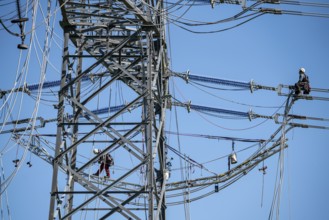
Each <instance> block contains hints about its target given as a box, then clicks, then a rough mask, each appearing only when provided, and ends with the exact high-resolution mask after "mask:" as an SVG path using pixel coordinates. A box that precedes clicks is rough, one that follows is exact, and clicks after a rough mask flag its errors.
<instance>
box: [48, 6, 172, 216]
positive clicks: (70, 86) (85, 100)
mask: <svg viewBox="0 0 329 220" xmlns="http://www.w3.org/2000/svg"><path fill="white" fill-rule="evenodd" d="M59 3H60V5H61V6H62V7H61V11H62V17H63V20H62V21H61V27H62V29H63V33H64V45H63V60H62V70H61V87H60V91H59V101H58V105H57V106H56V107H57V108H58V115H57V133H56V149H55V159H54V162H53V177H52V179H53V180H52V187H51V199H50V212H49V219H75V218H74V216H75V215H77V214H78V213H79V212H81V211H86V212H89V213H90V212H93V211H98V215H99V216H98V218H99V219H106V218H108V217H109V216H112V215H113V214H116V215H118V216H121V217H123V218H125V219H141V217H140V216H139V215H138V214H136V213H138V212H137V211H136V210H146V213H147V215H148V217H147V218H148V219H150V220H151V219H165V199H164V198H165V190H164V186H165V181H166V176H167V172H166V156H165V151H166V150H165V143H164V141H165V139H164V129H163V128H164V121H165V109H166V108H167V107H168V105H169V103H170V102H169V95H168V79H169V74H168V71H167V66H168V58H167V51H166V39H165V37H166V36H165V27H164V18H163V17H162V11H163V3H162V1H158V0H155V1H146V2H139V1H135V2H133V1H131V0H122V1H112V0H99V1H86V0H68V1H64V0H59ZM86 78H88V79H90V80H91V81H96V82H97V83H98V84H99V85H98V87H97V89H94V90H91V91H92V92H86V90H88V88H84V84H83V83H82V79H86ZM118 83H122V85H124V86H125V87H126V88H127V90H130V91H131V92H130V93H129V94H130V95H129V97H125V101H126V103H125V104H124V105H122V107H121V108H119V109H116V110H115V111H111V114H109V115H108V116H107V117H105V118H104V117H103V118H100V117H99V116H98V114H97V113H95V112H93V111H91V109H95V105H96V104H95V103H96V101H97V100H99V99H101V100H102V101H101V102H105V101H104V100H106V101H107V100H108V99H109V98H108V97H109V88H111V86H113V85H117V84H118ZM88 91H89V90H88ZM82 94H83V95H82ZM109 110H112V109H111V107H109ZM127 114H128V116H126V115H127ZM138 115H139V116H138ZM136 116H137V117H136ZM101 135H102V137H104V136H105V137H106V140H107V142H103V145H105V147H104V148H103V151H102V153H101V154H98V155H91V154H90V152H92V147H91V144H90V143H91V142H92V141H94V140H95V139H97V137H99V136H101ZM115 151H124V152H126V154H125V155H120V157H121V156H122V157H127V160H129V159H128V158H129V157H131V158H133V160H134V161H135V163H134V166H132V165H131V166H129V169H128V170H125V171H124V172H119V173H116V175H115V178H111V179H109V180H106V181H103V180H102V181H100V180H99V178H98V179H97V178H91V177H90V175H89V174H88V173H90V171H89V169H90V167H91V165H93V163H94V162H96V161H98V159H99V158H100V157H101V156H102V155H104V154H106V153H108V152H110V153H113V152H115ZM90 155H91V156H90ZM128 155H129V156H128ZM81 158H82V159H81ZM81 161H83V162H81ZM155 162H156V164H157V166H156V167H155ZM127 166H128V165H127ZM141 170H144V171H145V172H144V174H145V181H144V182H143V183H136V184H135V183H134V182H132V181H130V180H129V179H130V178H131V176H132V175H138V174H137V173H140V172H141ZM155 171H156V172H155ZM63 182H64V183H65V184H64V186H65V187H63ZM100 182H101V184H100ZM63 189H64V190H63ZM138 197H143V198H144V199H145V202H144V204H145V206H144V207H140V206H139V204H138V203H134V200H135V199H136V198H138ZM94 203H97V207H95V206H93V208H90V206H91V205H92V204H94Z"/></svg>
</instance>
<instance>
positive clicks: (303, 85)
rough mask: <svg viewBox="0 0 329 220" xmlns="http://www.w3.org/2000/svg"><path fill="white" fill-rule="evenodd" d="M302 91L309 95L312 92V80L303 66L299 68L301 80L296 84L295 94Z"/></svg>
mask: <svg viewBox="0 0 329 220" xmlns="http://www.w3.org/2000/svg"><path fill="white" fill-rule="evenodd" d="M302 91H303V94H304V95H308V94H310V92H311V87H310V81H309V79H308V76H307V75H306V74H305V69H304V68H303V67H302V68H300V69H299V80H298V82H297V83H296V84H295V94H296V95H300V94H301V92H302Z"/></svg>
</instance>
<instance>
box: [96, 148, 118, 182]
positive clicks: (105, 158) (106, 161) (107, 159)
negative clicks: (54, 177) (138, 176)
mask: <svg viewBox="0 0 329 220" xmlns="http://www.w3.org/2000/svg"><path fill="white" fill-rule="evenodd" d="M93 152H94V154H100V153H101V152H102V150H100V149H94V150H93ZM98 163H99V164H100V166H99V169H98V170H97V172H96V173H94V175H95V176H99V174H100V173H101V172H102V171H103V169H104V168H105V172H106V176H107V177H110V169H109V168H110V166H113V165H114V160H113V158H112V156H111V155H110V154H109V153H106V154H104V155H101V156H100V157H99V158H98Z"/></svg>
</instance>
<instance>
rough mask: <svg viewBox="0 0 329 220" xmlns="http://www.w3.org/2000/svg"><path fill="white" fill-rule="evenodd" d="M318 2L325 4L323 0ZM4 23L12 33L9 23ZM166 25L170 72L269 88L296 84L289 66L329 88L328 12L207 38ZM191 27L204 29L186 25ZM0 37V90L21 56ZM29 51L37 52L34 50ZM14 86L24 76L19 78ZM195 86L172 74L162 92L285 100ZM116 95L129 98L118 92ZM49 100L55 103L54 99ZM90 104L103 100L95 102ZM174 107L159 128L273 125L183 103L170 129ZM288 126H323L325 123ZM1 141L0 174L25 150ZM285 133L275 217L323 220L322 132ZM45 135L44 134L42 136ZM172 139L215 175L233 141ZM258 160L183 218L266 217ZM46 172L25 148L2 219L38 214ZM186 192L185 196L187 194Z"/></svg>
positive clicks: (191, 15) (268, 199)
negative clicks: (212, 113) (209, 112)
mask: <svg viewBox="0 0 329 220" xmlns="http://www.w3.org/2000/svg"><path fill="white" fill-rule="evenodd" d="M6 2H7V1H6ZM8 2H9V1H8ZM318 2H320V0H319V1H318ZM322 2H323V3H326V2H325V1H322ZM249 4H250V5H251V4H252V2H248V5H249ZM274 6H275V7H274V8H282V9H283V8H285V6H284V5H282V4H280V5H274ZM14 7H15V5H14V4H12V5H9V6H6V7H4V6H2V7H0V15H4V14H5V13H6V12H7V10H8V8H11V9H14ZM264 7H265V6H264ZM185 9H186V7H185ZM289 9H291V10H297V11H307V10H310V11H315V12H321V13H328V10H327V11H326V10H325V9H323V11H322V9H321V8H311V7H302V6H293V7H291V8H289ZM240 11H241V7H240V6H238V5H216V6H215V8H214V9H212V8H211V6H210V5H206V6H193V7H191V9H190V10H189V11H188V12H187V13H186V14H185V15H184V18H186V19H191V20H203V21H215V20H219V19H223V18H225V17H228V16H232V15H234V14H236V13H238V12H240ZM39 13H41V12H39ZM182 13H183V11H177V12H173V14H175V15H176V16H179V15H180V14H182ZM173 14H171V15H170V16H171V18H174V17H173ZM39 15H40V14H39ZM40 16H41V15H40ZM56 19H57V20H55V21H54V24H55V25H57V24H58V20H59V19H60V14H58V15H57V18H56ZM234 24H235V23H227V24H223V25H217V26H210V27H209V28H210V29H211V30H216V29H223V28H226V27H228V26H232V25H234ZM11 29H12V30H15V31H18V29H17V28H16V27H14V26H12V27H11ZM169 29H170V31H169V33H168V36H167V40H168V42H167V44H168V46H169V48H170V53H169V56H170V63H171V68H172V70H173V71H175V72H185V71H187V70H189V71H190V73H191V74H194V75H203V76H209V77H213V78H222V79H230V80H236V81H243V82H249V81H250V80H254V82H256V83H257V84H261V85H267V86H273V87H277V86H278V85H279V84H284V85H293V84H294V83H295V82H296V81H297V80H298V69H299V68H300V67H304V68H305V69H306V73H307V74H308V75H309V77H310V81H311V86H312V87H313V88H326V89H328V88H329V86H328V82H329V73H328V69H329V62H328V61H329V60H328V59H329V42H328V39H329V19H328V18H316V17H306V16H292V15H269V14H266V15H263V16H260V17H258V18H256V19H254V20H252V21H250V22H247V23H246V24H244V25H241V26H239V27H237V28H234V29H231V30H228V31H224V32H220V33H215V34H193V33H190V32H187V31H185V30H182V29H180V28H178V27H177V26H175V25H172V24H171V25H170V28H169ZM55 30H56V31H55V32H56V36H55V37H54V40H53V41H52V42H51V43H52V44H51V45H52V46H51V51H50V52H51V54H50V61H51V65H48V71H47V73H46V80H47V81H50V80H58V79H59V74H58V73H57V70H58V69H60V62H61V48H60V45H61V41H60V37H58V36H61V31H60V29H59V28H58V27H57V28H56V29H55ZM194 30H197V31H202V30H209V29H201V28H195V29H194ZM37 31H38V33H39V35H38V36H39V37H40V39H38V40H39V41H40V44H41V48H42V45H43V43H44V42H43V38H42V37H43V36H44V35H45V31H44V27H43V26H42V25H41V26H40V27H38V29H37ZM57 35H58V36H57ZM27 39H29V37H28V38H27ZM0 40H1V45H2V49H1V57H2V60H3V61H2V62H1V64H0V65H1V69H2V71H3V73H2V74H1V76H2V77H3V79H2V80H1V81H0V89H1V90H8V89H10V88H12V87H13V85H14V82H15V75H16V71H17V62H18V60H19V56H20V51H19V50H18V49H16V45H17V43H19V39H18V38H16V37H13V36H11V35H9V34H8V33H6V32H5V31H3V30H1V32H0ZM26 43H28V40H27V42H26ZM36 47H37V46H36ZM36 50H37V51H38V54H39V55H40V50H39V48H37V49H36ZM36 54H37V53H36V52H35V51H34V50H32V53H31V63H30V65H29V70H28V71H27V74H26V79H25V81H26V82H27V83H28V84H30V83H32V84H34V83H37V82H38V80H39V77H40V67H39V65H38V61H37V58H38V57H37V56H36ZM26 55H27V51H24V52H23V53H22V57H23V58H22V60H24V59H25V57H26ZM52 66H53V67H52ZM56 68H57V70H56ZM24 76H25V75H24ZM23 82H24V80H23V81H22V82H21V84H22V83H23ZM201 88H202V90H201V89H200V87H196V86H193V85H192V84H191V83H189V84H187V83H186V82H185V81H183V80H181V79H179V78H175V77H172V79H171V82H170V89H171V93H172V94H174V95H175V97H176V98H177V99H179V100H181V101H182V102H187V101H191V103H192V104H195V105H203V106H210V107H214V108H223V109H229V110H235V111H240V112H248V111H249V110H250V109H252V111H253V112H255V113H257V114H261V115H268V116H269V115H272V114H273V113H274V112H275V111H276V110H277V108H264V107H269V106H271V107H272V106H281V105H282V103H284V102H285V99H286V97H284V96H278V94H277V93H276V92H273V91H266V90H259V91H255V92H254V93H252V94H251V93H250V92H249V91H222V90H211V89H204V88H203V87H201ZM56 89H57V88H54V89H53V91H57V90H56ZM113 90H114V89H113ZM205 91H206V92H205ZM47 92H49V91H47ZM123 93H124V94H129V92H127V93H126V92H125V91H124V92H123ZM311 95H314V96H321V97H328V93H322V94H321V93H311ZM115 96H116V97H117V96H118V100H119V99H120V97H119V96H120V94H119V95H117V94H116V95H115ZM20 97H23V98H22V99H21V98H20ZM45 98H46V97H45ZM53 100H55V99H54V98H53ZM21 103H22V104H21ZM118 103H120V101H118ZM9 104H11V103H9ZM12 106H14V111H13V114H12V117H13V118H15V117H16V118H17V119H23V118H26V117H30V116H29V115H31V112H32V110H33V109H34V100H33V99H32V98H31V97H29V96H27V95H22V94H21V93H20V94H19V96H18V99H17V101H16V103H15V104H12ZM21 106H22V107H21ZM259 106H262V107H259ZM99 107H103V106H101V105H100V106H99ZM328 110H329V103H328V102H326V101H316V100H313V101H308V100H298V101H297V102H296V103H295V104H294V106H293V108H292V112H291V113H293V114H296V115H305V116H311V117H319V118H326V119H328V118H329V114H328V112H329V111H328ZM175 111H176V110H175V108H173V109H172V110H171V111H168V112H167V122H166V129H167V130H168V131H176V128H177V126H178V128H179V131H180V132H181V133H189V134H207V135H218V136H232V137H241V138H260V139H268V138H269V136H270V135H271V134H272V133H273V132H274V131H275V130H276V129H277V128H278V126H279V125H278V124H276V123H275V122H274V121H273V120H268V121H266V122H264V123H262V122H263V121H264V119H255V120H252V121H251V122H250V121H249V120H239V119H236V118H235V119H222V118H215V117H210V116H205V115H200V114H199V113H197V112H195V111H192V112H191V113H188V112H187V110H186V109H185V108H178V109H177V116H178V117H177V120H178V125H177V126H176V118H175ZM279 112H280V113H283V109H282V108H281V109H280V110H279ZM38 116H42V117H45V118H46V117H47V116H48V117H49V118H54V117H56V111H55V110H54V109H53V107H52V106H51V103H45V104H41V105H40V107H39V113H38ZM2 117H3V116H2ZM1 120H3V118H1ZM8 120H9V119H8ZM9 121H10V120H9ZM296 122H300V123H305V124H314V125H322V126H327V127H329V124H328V122H326V121H324V122H318V121H311V120H308V121H296ZM259 124H260V125H259ZM253 127H254V128H253ZM39 132H40V133H43V132H44V133H54V132H55V129H54V125H51V126H50V127H47V128H46V129H45V130H39ZM0 139H1V142H2V143H3V147H2V148H1V151H2V155H1V159H2V162H3V164H2V168H3V171H2V172H4V175H5V177H6V178H5V179H7V178H8V177H9V175H10V174H12V173H13V172H14V170H15V169H14V164H13V163H12V160H13V159H14V158H16V157H17V156H19V157H21V156H23V155H24V152H23V149H22V148H20V147H17V146H15V145H13V144H12V143H9V145H8V144H5V143H7V141H8V139H9V136H8V135H7V134H1V136H0ZM287 139H288V142H287V144H288V145H289V147H288V148H287V150H286V151H285V154H284V177H283V186H282V192H281V199H280V206H279V207H280V209H279V217H280V219H329V212H328V210H327V204H328V202H329V190H328V189H327V186H328V185H329V172H328V167H329V164H328V163H329V162H328V160H327V155H328V153H329V149H328V142H329V135H328V130H320V129H311V128H309V129H302V128H295V129H293V130H292V131H290V132H289V133H288V134H287ZM53 140H54V139H49V141H50V142H51V141H53ZM179 142H180V147H181V150H182V153H183V154H185V155H187V156H189V157H190V158H192V159H194V160H196V161H197V162H199V163H202V164H203V163H204V165H205V167H206V168H208V169H209V170H211V171H213V172H215V173H222V172H225V171H226V170H227V159H226V158H225V159H222V160H216V161H215V162H213V163H207V162H209V161H211V160H214V159H216V158H220V157H221V156H223V155H226V154H227V153H229V152H230V150H231V144H232V143H231V142H230V141H222V140H209V139H200V138H193V137H188V136H181V137H180V139H179ZM168 144H169V145H170V146H172V147H174V148H177V147H178V140H177V137H176V136H175V135H168ZM250 145H251V144H250V143H240V142H236V144H235V150H236V151H239V150H243V149H245V148H247V147H248V146H250ZM256 148H257V147H256ZM256 148H255V147H253V148H251V149H250V150H246V151H243V152H241V153H238V160H239V162H242V160H243V159H246V158H247V157H248V155H250V154H252V153H253V152H254V151H255V150H256ZM115 156H116V160H117V161H118V164H120V163H125V162H127V161H128V162H129V159H127V158H122V157H120V155H119V154H118V155H115ZM170 156H172V157H174V159H173V161H172V163H173V171H172V179H169V182H171V181H176V180H177V179H174V178H178V179H179V169H178V168H179V166H180V163H179V159H178V158H177V157H175V156H174V154H172V153H170ZM28 161H31V162H32V164H33V166H32V167H28V166H27V165H26V164H25V163H26V162H28ZM264 165H266V166H267V167H268V168H267V174H266V175H263V174H262V173H261V172H259V171H258V169H259V168H261V166H257V167H256V168H255V169H254V170H252V171H251V172H249V173H248V175H246V176H244V177H242V178H241V179H240V180H239V181H237V182H235V183H234V184H232V185H230V186H229V187H227V188H225V189H223V190H222V191H220V192H218V193H215V194H213V195H211V196H209V197H206V198H204V199H201V200H198V201H195V202H192V203H190V204H189V207H185V210H186V211H187V213H190V219H228V218H229V219H232V220H235V219H236V220H238V219H267V218H268V216H269V213H270V209H271V205H272V201H273V192H274V189H275V186H276V184H275V183H276V178H277V170H278V165H279V162H278V155H275V156H273V157H271V158H269V159H267V160H266V161H265V162H264ZM116 172H120V171H116ZM184 172H185V175H186V176H189V177H190V178H191V179H193V178H200V177H205V176H209V175H210V174H209V173H207V172H206V171H205V170H200V169H198V168H196V167H191V169H188V170H185V171H184ZM116 175H118V173H114V174H113V178H115V176H116ZM51 178H52V169H51V166H50V165H49V164H47V163H46V162H45V161H42V160H41V159H39V158H37V157H36V156H34V155H31V154H30V153H26V157H25V161H24V165H23V164H22V166H21V167H20V169H19V171H18V172H17V173H16V175H15V178H14V179H13V180H12V182H11V184H10V185H9V187H8V189H7V193H3V194H2V198H1V199H2V200H1V202H2V207H1V208H2V210H3V212H4V216H5V217H4V219H9V217H8V215H7V214H6V213H7V207H9V210H10V216H11V219H13V220H16V219H23V218H24V219H46V218H47V217H48V211H49V192H50V187H51ZM1 180H2V181H4V180H3V179H1ZM213 187H214V186H210V187H209V188H208V190H212V188H213ZM7 195H8V200H7ZM193 196H194V195H191V197H193ZM7 205H8V206H7ZM184 213H185V212H184V206H183V205H179V206H169V207H168V209H167V217H168V219H184V218H185V214H184ZM141 215H142V214H141ZM142 216H143V215H142ZM118 219H119V218H118ZM273 219H278V218H276V214H274V218H273Z"/></svg>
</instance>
